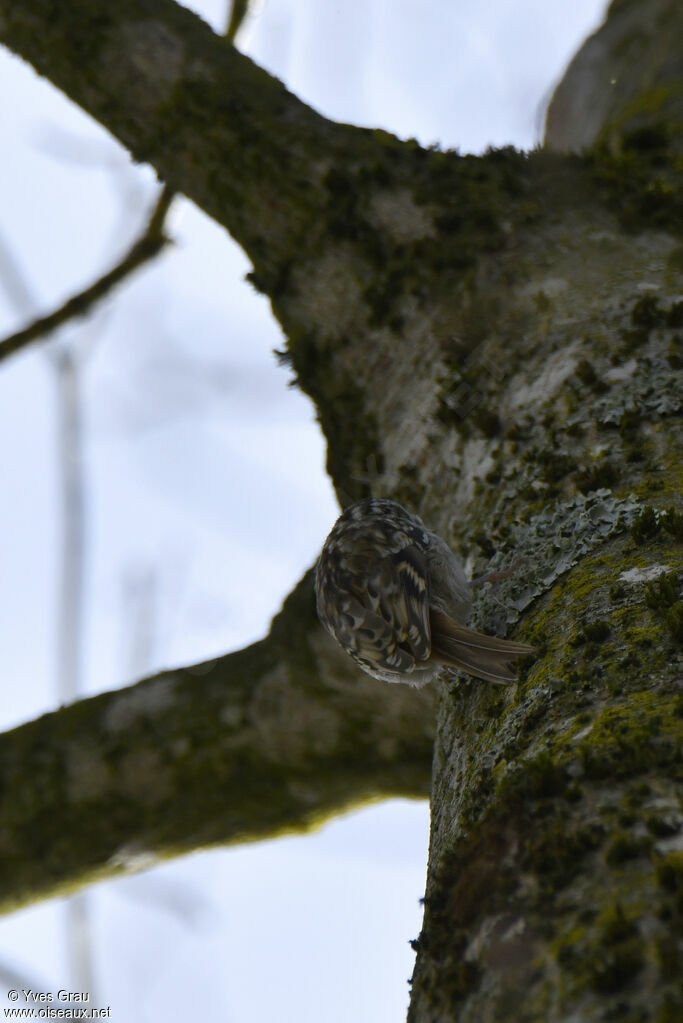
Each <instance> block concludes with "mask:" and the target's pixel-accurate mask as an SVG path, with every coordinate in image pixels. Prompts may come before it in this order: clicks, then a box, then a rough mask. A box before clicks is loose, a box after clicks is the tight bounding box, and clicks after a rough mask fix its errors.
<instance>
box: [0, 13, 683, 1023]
mask: <svg viewBox="0 0 683 1023" xmlns="http://www.w3.org/2000/svg"><path fill="white" fill-rule="evenodd" d="M633 6H634V5H632V4H629V3H626V2H621V3H614V4H613V5H612V8H611V11H610V23H611V24H614V23H618V21H619V19H621V18H624V17H625V16H626V15H627V14H628V12H629V11H630V10H631V9H632V7H633ZM640 6H641V7H646V6H647V5H646V4H641V5H640ZM89 8H90V5H89V4H88V3H87V2H86V0H81V2H80V3H78V4H75V5H74V4H70V5H68V12H67V13H55V11H54V5H53V4H52V3H49V2H48V0H44V2H42V3H40V2H39V3H35V4H32V5H31V9H30V10H27V9H25V8H24V7H23V6H22V5H14V4H11V3H9V0H0V38H4V39H5V40H6V41H7V43H8V45H10V46H12V47H13V48H16V49H17V50H18V51H19V52H21V53H22V54H23V55H24V56H26V57H27V58H28V59H30V60H31V61H32V62H33V63H34V64H35V66H36V67H37V68H38V69H39V70H41V71H42V72H43V73H45V74H48V75H49V77H50V78H51V79H52V80H53V81H54V82H56V83H57V84H59V85H61V87H62V88H64V89H65V90H66V91H67V92H68V93H69V95H70V96H71V97H72V98H73V99H75V100H76V101H77V102H79V103H80V104H81V105H82V106H84V107H85V108H86V109H87V110H89V111H90V112H91V113H93V114H94V115H95V116H96V117H98V118H99V119H100V120H102V122H103V123H104V124H106V125H107V126H108V127H109V128H110V129H111V130H112V131H113V132H115V134H117V135H118V137H119V138H120V139H121V140H122V141H123V142H124V143H125V144H126V145H128V146H130V148H131V149H132V151H133V153H134V154H135V155H136V157H138V158H145V159H149V160H150V162H152V163H153V164H154V166H156V167H157V169H158V170H159V171H160V173H161V174H163V175H164V176H165V177H166V178H167V179H168V180H169V182H170V183H171V184H172V186H173V187H174V188H177V189H179V190H180V191H183V192H185V193H186V194H187V195H188V196H190V197H191V198H193V199H194V200H195V201H197V202H198V203H199V204H200V205H202V206H203V207H204V208H205V209H206V210H207V211H208V212H209V213H210V214H211V215H213V216H215V217H216V218H217V219H219V220H220V221H221V222H223V223H225V224H226V226H228V228H229V229H230V230H231V232H232V233H233V234H234V236H235V237H236V238H237V239H238V240H239V241H240V243H241V244H242V245H243V246H244V248H245V250H246V251H247V252H248V254H249V256H250V258H251V259H252V261H253V264H254V273H253V274H252V280H253V282H254V284H256V285H257V286H258V287H260V288H262V289H263V290H265V291H266V292H267V293H268V295H269V296H270V298H271V301H272V305H273V309H274V312H275V314H276V315H277V317H278V318H279V320H280V322H281V324H282V326H283V328H284V330H285V332H286V334H287V337H288V345H287V352H286V353H285V355H284V357H285V358H287V359H288V360H290V361H291V364H292V366H293V367H294V369H295V371H296V374H297V378H298V381H299V384H300V386H301V387H302V388H303V389H304V390H306V391H307V392H308V393H309V394H310V395H311V396H312V397H313V398H314V400H315V401H316V403H317V405H318V409H319V414H320V420H321V424H322V426H323V429H324V430H325V432H326V435H327V438H328V442H329V470H330V472H331V474H332V476H333V479H334V482H335V484H336V486H337V490H338V493H339V494H340V497H341V498H342V500H343V501H347V500H349V499H351V498H355V497H358V496H361V495H364V494H367V493H370V492H372V493H373V494H375V495H382V496H391V497H393V498H396V499H397V500H399V501H401V502H402V503H404V504H406V505H407V506H408V507H409V508H411V509H412V510H414V511H417V512H419V514H420V515H421V516H422V517H423V518H424V520H425V522H426V523H427V525H428V526H430V527H431V528H433V529H435V530H436V531H438V532H439V533H441V534H442V535H443V536H444V537H445V538H446V539H447V540H448V541H449V542H450V543H451V545H452V546H453V547H454V549H456V550H458V549H459V550H460V551H461V552H462V553H463V555H464V554H468V555H469V559H470V567H471V568H472V570H473V574H478V573H479V572H480V571H481V570H484V569H485V568H486V569H495V568H499V567H504V566H506V567H512V569H513V571H512V573H511V575H510V576H509V577H508V579H507V580H506V581H505V582H504V583H502V584H501V585H500V587H499V588H498V589H497V591H496V592H495V593H491V592H488V593H484V594H483V595H482V596H481V597H480V599H479V602H478V606H477V610H476V615H475V618H476V623H477V624H478V625H479V626H480V627H483V628H485V629H488V630H490V631H495V632H497V633H498V634H501V635H502V634H504V633H506V632H507V633H510V632H511V631H512V632H514V635H515V636H516V637H519V638H520V639H523V640H530V641H531V642H533V643H534V645H535V646H536V647H537V650H538V657H537V659H536V660H535V661H534V662H533V663H532V664H531V665H529V666H528V668H527V669H526V672H525V676H524V678H523V679H522V680H521V681H520V683H519V684H518V685H517V686H516V687H509V688H504V689H500V688H495V687H493V686H490V685H487V684H484V683H481V682H474V681H467V680H464V679H461V680H459V681H458V682H454V681H452V680H444V681H443V682H442V683H440V684H439V685H438V687H437V689H438V692H437V704H438V710H437V739H436V747H435V750H434V762H433V767H434V770H433V782H432V838H431V850H430V864H429V877H428V885H427V894H426V899H425V921H424V927H423V931H422V934H421V935H420V938H419V939H418V941H417V942H416V945H417V950H418V959H417V965H416V969H415V974H414V978H413V1000H412V1004H411V1009H410V1019H411V1020H412V1021H413V1023H426V1021H439V1023H447V1021H451V1020H453V1021H455V1020H458V1021H460V1023H462V1021H469V1020H471V1021H480V1020H487V1021H495V1020H505V1021H509V1020H511V1019H514V1020H532V1019H544V1020H558V1021H560V1020H570V1019H571V1020H577V1021H578V1020H582V1021H583V1020H602V1019H613V1020H617V1019H618V1020H629V1021H630V1020H634V1021H635V1020H657V1021H661V1023H666V1021H668V1020H673V1019H675V1018H678V1016H677V1013H679V1012H680V1011H681V1008H682V1007H681V1003H680V1000H679V999H680V992H679V990H678V977H679V969H680V960H679V953H680V948H679V945H678V943H677V941H678V935H679V934H680V924H681V905H680V885H681V877H682V874H683V861H682V859H681V857H682V854H681V851H680V838H681V826H682V824H683V816H682V814H681V808H680V803H679V801H678V799H679V792H678V791H677V789H676V783H677V781H678V780H679V779H680V740H681V713H682V710H683V701H682V700H681V692H680V674H681V673H680V659H679V658H678V656H677V651H678V647H677V643H679V642H680V638H681V629H682V621H683V605H682V604H681V601H680V598H679V578H678V575H677V573H678V571H679V569H680V546H678V547H677V544H678V545H680V538H681V533H682V531H683V520H682V517H681V511H680V495H681V468H680V446H677V445H679V442H680V433H679V429H680V427H679V420H678V418H677V416H678V413H679V411H680V404H681V394H683V388H682V387H681V384H680V380H678V381H676V379H675V377H676V373H677V371H678V370H680V365H681V348H680V332H681V329H682V327H683V303H682V302H681V296H680V276H681V268H682V266H683V260H682V257H681V253H682V252H683V249H682V248H681V233H682V221H683V200H682V198H681V193H680V166H679V160H680V157H679V156H678V155H677V145H678V141H677V129H678V128H679V125H678V124H677V121H676V117H677V114H676V111H677V109H678V107H677V102H679V100H677V99H676V97H680V67H679V66H678V65H677V62H676V60H672V59H669V60H668V61H665V62H664V68H663V70H662V69H661V68H660V70H659V71H658V73H657V75H656V76H655V86H656V88H655V93H656V95H655V93H653V91H652V88H651V79H648V76H647V75H646V74H645V75H643V74H640V71H639V72H638V73H639V74H640V77H639V78H638V79H637V82H636V86H637V87H636V88H635V90H634V88H632V86H633V82H626V85H627V86H628V87H627V88H624V89H623V90H622V86H621V85H620V84H619V83H618V82H617V83H616V84H615V86H614V88H613V91H612V94H611V102H610V104H609V109H608V110H606V111H605V114H604V115H603V116H601V118H600V119H599V122H600V123H599V124H598V126H597V128H596V129H595V130H593V129H591V131H592V135H591V139H590V141H591V142H593V148H592V150H591V151H590V153H588V154H587V155H585V156H583V157H578V156H571V155H561V154H559V153H553V152H550V151H542V152H534V153H531V154H528V155H523V154H519V153H515V152H513V151H511V150H503V151H498V152H491V153H489V154H486V155H485V156H482V157H460V156H458V155H456V154H453V153H444V152H439V151H435V150H429V151H425V150H423V149H421V148H420V147H419V146H417V145H416V144H415V143H402V142H399V141H398V140H396V139H395V138H393V137H392V136H390V135H388V134H386V133H384V132H370V131H364V130H360V129H355V128H351V127H349V126H344V125H335V124H332V123H330V122H326V121H324V120H323V119H322V118H320V117H319V116H318V115H316V114H315V113H314V112H312V111H310V110H309V109H308V108H306V107H305V106H304V105H303V104H301V103H300V102H299V101H298V100H296V99H295V98H294V97H292V96H291V95H290V94H289V93H287V92H286V90H285V89H284V88H283V87H282V86H281V85H280V84H279V83H276V82H275V81H274V80H273V79H271V78H270V77H269V76H268V75H266V74H265V73H264V72H263V71H261V70H259V69H258V68H256V67H255V66H254V65H253V64H251V62H250V61H248V60H247V59H246V58H244V57H241V56H240V55H239V54H235V53H233V52H232V51H230V50H229V49H228V48H227V47H224V46H223V45H222V44H221V43H220V41H219V40H217V39H216V37H214V36H212V34H211V33H210V31H209V30H208V29H207V28H206V27H205V26H202V25H201V23H200V22H198V20H197V19H196V18H194V17H193V16H192V15H191V14H190V13H189V12H187V11H180V10H179V9H178V8H175V7H174V5H173V4H171V3H170V2H169V0H147V2H143V0H124V2H122V3H121V4H120V5H118V6H116V7H111V8H108V9H107V12H105V13H102V11H101V7H100V5H95V6H94V7H93V8H92V10H95V11H96V12H97V13H96V16H95V15H92V14H91V15H87V13H86V12H87V11H88V10H89ZM653 9H654V8H653ZM656 9H657V11H658V12H659V17H660V21H659V22H658V25H659V26H660V28H661V26H662V25H663V21H662V20H661V19H663V17H664V14H668V16H669V17H670V18H671V23H672V24H673V26H674V27H675V25H676V24H677V22H676V18H680V13H678V12H679V5H677V4H675V3H673V2H671V3H669V4H668V5H667V4H664V3H662V2H658V3H657V5H656ZM662 11H664V14H662ZM48 12H49V13H48ZM608 24H609V23H608ZM672 34H673V37H674V38H675V32H674V33H672ZM615 38H616V39H617V40H618V39H619V38H620V36H619V33H618V32H617V33H616V36H615ZM661 38H662V39H663V40H664V43H665V44H668V36H666V33H665V32H664V31H663V32H662V36H661ZM133 42H134V43H135V45H131V44H132V43H133ZM86 43H87V45H86ZM614 45H617V44H614ZM607 49H608V51H609V46H608V47H607ZM646 49H647V48H646ZM672 52H673V51H672ZM608 64H609V61H608ZM627 74H628V68H626V69H625V70H624V75H626V76H627ZM595 81H597V82H598V86H599V85H600V82H601V81H602V79H601V77H600V75H598V76H597V78H596V79H595ZM677 81H678V85H677V86H676V84H675V83H676V82H677ZM124 83H125V84H126V89H124V88H123V84H124ZM676 89H677V90H678V91H676ZM662 90H665V91H666V90H669V91H668V92H667V94H666V97H664V98H663V99H662V96H661V92H662ZM657 97H659V99H658V98H657ZM672 97H673V98H672ZM590 101H591V100H590V98H589V99H588V100H587V101H586V102H587V103H588V102H590ZM551 109H552V108H551ZM584 109H585V108H584ZM634 111H635V113H634ZM563 116H565V115H563ZM577 116H579V119H580V113H579V115H577V113H576V112H573V113H570V114H567V115H566V118H568V120H569V123H570V124H571V122H572V118H574V119H576V117H577ZM550 123H551V119H550V118H549V125H550ZM549 132H550V127H549ZM551 134H552V133H551ZM579 134H580V133H579ZM575 140H576V133H575V132H574V133H573V134H572V131H571V130H570V131H568V133H567V134H566V135H564V136H562V137H561V138H560V135H559V134H558V141H557V143H556V144H557V146H558V148H563V149H571V148H573V147H574V146H575V145H577V144H578V145H581V144H583V143H582V141H581V140H579V142H578V143H577V142H576V141H575ZM317 669H318V670H323V671H324V670H325V665H324V663H323V662H320V663H319V664H318V665H317ZM308 677H310V676H308ZM323 681H324V680H323ZM371 685H373V686H374V688H373V689H372V690H371V692H372V693H375V692H376V694H377V696H376V699H377V700H378V701H386V705H390V703H391V702H392V701H393V700H400V699H401V698H402V695H401V694H402V692H403V690H401V688H400V687H396V688H393V687H386V686H385V687H382V686H381V685H380V684H379V683H375V684H371ZM287 686H288V692H290V694H291V692H292V691H294V692H295V693H296V695H297V699H299V700H300V701H302V703H301V708H302V709H303V708H305V707H306V706H308V701H309V700H310V699H311V695H310V691H309V690H308V689H307V686H306V685H301V683H300V680H299V679H297V677H296V673H294V674H291V673H290V674H289V675H288V676H287ZM199 699H200V696H199V694H197V700H199ZM368 699H369V700H370V703H371V701H372V697H368ZM162 702H163V701H162ZM155 706H156V705H155V704H154V701H152V704H150V707H151V711H150V713H152V715H154V714H155V713H156V711H155ZM190 706H191V705H190ZM364 706H365V707H366V708H368V702H364ZM62 713H68V712H62ZM368 713H369V714H371V715H372V712H371V711H370V710H368ZM72 720H73V725H72V727H73V728H74V729H75V733H74V734H76V735H77V734H78V722H77V720H76V719H75V718H74V719H72ZM304 720H306V715H305V714H304ZM346 726H348V728H354V729H356V728H357V729H358V730H359V734H361V735H365V734H366V731H365V725H364V723H363V721H362V719H361V718H360V717H359V716H358V714H357V713H356V714H352V713H351V712H349V714H348V717H347V718H346ZM27 727H31V726H27ZM279 727H283V728H284V729H285V730H286V729H287V727H289V724H288V721H287V715H280V716H277V721H276V724H275V728H274V730H273V731H271V732H270V733H268V736H267V741H266V740H264V748H263V749H261V751H260V752H259V755H258V757H257V760H256V762H255V763H252V761H253V757H252V760H250V762H249V770H250V771H252V769H253V776H254V778H255V779H256V780H258V781H260V780H261V775H260V774H259V772H258V770H256V764H257V763H258V764H260V763H261V762H266V760H267V756H268V754H267V747H268V746H269V745H270V744H272V745H273V748H275V749H279V745H278V728H279ZM348 728H347V731H346V732H344V730H343V729H342V732H344V734H347V737H348V735H351V734H352V732H349V731H348ZM313 731H315V734H316V735H317V737H318V739H319V742H320V743H321V744H322V745H321V746H320V747H319V749H320V750H321V751H322V752H323V754H324V755H325V756H327V757H329V760H327V761H326V763H327V765H328V766H329V765H330V764H334V763H335V757H336V756H337V754H338V756H337V763H338V764H340V765H341V764H344V763H347V762H348V753H347V754H346V756H345V755H344V749H345V748H347V749H348V747H345V744H344V743H342V742H340V740H339V734H340V732H339V731H338V730H335V729H318V728H317V725H316V728H315V729H313ZM219 733H220V729H219ZM128 739H129V737H128V736H126V742H128ZM220 741H221V740H220V734H219V741H218V742H217V745H216V747H215V748H216V749H217V750H220V749H221V745H220ZM364 748H365V747H364ZM125 752H126V756H128V755H129V754H130V749H129V748H128V747H126V751H125ZM366 753H367V749H366ZM169 755H170V754H169ZM370 759H372V758H370ZM19 763H20V761H19ZM117 763H118V761H117ZM136 763H137V767H136V776H137V775H138V774H139V773H140V772H142V773H143V774H144V771H145V770H146V769H147V767H149V770H150V772H151V773H152V775H153V777H154V778H156V779H157V781H158V779H159V773H158V768H159V764H158V762H157V761H156V760H154V759H152V761H150V763H149V764H147V762H146V761H145V760H144V758H143V759H142V760H139V761H138V762H136ZM305 763H309V761H307V760H306V761H305ZM311 772H312V773H313V772H314V768H313V767H311ZM365 772H370V765H369V762H368V763H364V764H362V765H359V764H358V763H357V762H356V763H354V765H353V771H349V774H348V775H347V777H351V775H353V776H354V777H356V778H357V779H358V778H362V777H363V775H364V774H365ZM274 776H277V774H276V773H275V775H274ZM300 780H301V783H302V784H304V783H305V778H304V777H302V778H301V779H300ZM340 780H341V775H339V774H335V775H334V781H335V783H338V782H340ZM163 781H164V785H168V783H169V777H168V775H167V774H164V775H163ZM290 781H291V779H290ZM162 788H163V786H162ZM264 791H267V790H266V788H265V787H264ZM283 791H286V792H290V793H291V792H292V791H299V790H298V789H296V786H294V787H292V786H291V785H290V786H289V787H288V786H287V785H285V787H284V790H283ZM167 794H168V789H167V788H164V791H163V792H162V797H163V798H166V796H167ZM162 797H160V798H162ZM275 798H276V800H277V801H279V800H281V799H282V798H284V797H283V795H282V793H281V792H280V790H279V789H278V790H277V794H276V797H275ZM339 799H340V797H339V793H338V792H337V796H336V803H335V800H328V802H327V803H325V802H324V800H321V801H320V805H321V806H325V807H326V808H328V809H329V808H330V807H331V806H332V805H339ZM162 802H163V799H162ZM304 802H305V800H304ZM258 812H259V813H260V814H262V815H263V819H264V821H265V820H266V818H267V816H268V813H267V809H266V806H265V803H263V804H259V811H258ZM297 814H299V815H300V816H299V818H298V819H300V820H303V819H305V812H304V811H303V810H302V808H301V805H300V802H299V803H297V806H296V809H295V811H294V812H292V813H290V815H289V817H287V815H286V814H285V816H284V817H283V816H282V814H280V815H279V816H278V817H277V821H275V819H274V820H273V822H272V823H273V826H282V823H283V821H286V822H287V823H289V824H291V823H292V820H293V819H296V815H297ZM62 824H63V827H64V828H67V827H68V817H63V818H62ZM251 834H253V831H252V832H251ZM180 844H182V843H180ZM72 876H73V875H72Z"/></svg>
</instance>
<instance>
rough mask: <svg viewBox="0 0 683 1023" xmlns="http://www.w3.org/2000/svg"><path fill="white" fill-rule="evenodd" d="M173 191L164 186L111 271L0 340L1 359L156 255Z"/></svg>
mask: <svg viewBox="0 0 683 1023" xmlns="http://www.w3.org/2000/svg"><path fill="white" fill-rule="evenodd" d="M173 196H174V193H173V192H172V191H171V189H170V188H168V186H164V188H163V189H162V190H161V195H160V196H159V199H158V201H157V203H156V206H155V207H154V210H153V212H152V215H151V217H150V219H149V222H148V224H147V227H146V229H145V232H144V234H142V235H141V237H139V238H138V239H137V240H136V241H135V242H134V243H133V245H132V246H131V247H130V249H129V250H128V252H127V253H126V255H125V256H124V257H123V259H121V260H120V261H119V262H118V263H117V264H116V265H115V266H114V267H112V269H111V270H109V271H108V272H107V273H106V274H103V276H102V277H100V278H99V279H98V280H97V281H95V282H94V284H91V285H89V287H87V288H85V289H84V290H83V291H80V292H79V293H78V294H77V295H73V296H72V297H71V298H70V299H69V300H68V301H67V302H65V303H64V304H63V305H62V306H60V307H59V309H55V310H54V312H51V313H49V314H48V315H47V316H41V317H39V318H38V319H37V320H34V321H33V323H30V324H29V325H28V327H24V328H23V329H22V330H20V331H17V333H16V334H11V335H10V336H9V337H7V338H5V339H4V340H3V341H0V362H1V361H2V360H3V359H6V358H7V357H8V356H10V355H14V354H15V353H16V352H18V351H20V350H21V349H22V348H24V347H25V346H26V345H28V344H30V343H31V342H32V341H37V340H38V339H39V338H41V337H46V336H47V335H49V334H51V333H52V331H54V330H56V329H57V328H58V327H61V326H63V325H64V324H65V323H68V321H69V320H72V319H74V318H75V317H77V316H85V315H86V314H87V313H88V312H89V311H90V310H91V309H92V307H93V306H94V305H96V303H97V302H100V301H102V299H104V298H106V296H107V295H108V294H109V293H110V292H111V291H112V290H113V289H114V288H115V287H116V286H117V285H118V284H121V283H122V281H124V280H125V279H126V278H127V277H130V276H131V274H133V273H135V271H136V270H138V269H139V268H140V267H141V266H143V265H144V264H145V263H147V262H149V261H150V260H152V259H154V257H155V256H157V255H158V254H159V252H160V251H161V250H162V249H163V248H164V246H165V245H167V244H168V242H169V239H168V238H167V237H166V235H165V234H164V230H163V225H164V219H165V217H166V214H167V212H168V209H169V206H170V205H171V203H172V201H173Z"/></svg>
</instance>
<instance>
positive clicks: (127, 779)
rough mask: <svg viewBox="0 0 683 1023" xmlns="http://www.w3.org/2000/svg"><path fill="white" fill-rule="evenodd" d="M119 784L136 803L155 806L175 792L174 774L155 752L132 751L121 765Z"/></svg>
mask: <svg viewBox="0 0 683 1023" xmlns="http://www.w3.org/2000/svg"><path fill="white" fill-rule="evenodd" d="M119 784H120V787H121V790H122V791H123V792H124V793H125V794H126V795H127V796H129V797H130V798H131V799H133V800H134V801H135V802H137V803H142V804H143V805H146V806H155V805H156V804H157V803H160V802H162V801H163V800H164V799H166V798H168V797H169V796H170V795H171V793H172V792H173V772H172V771H171V770H170V769H169V768H168V767H167V766H166V765H165V764H164V763H163V761H162V759H161V757H160V756H159V754H158V753H156V752H155V751H154V750H151V749H136V750H131V751H130V752H129V753H126V754H125V755H124V756H123V757H122V759H121V762H120V764H119Z"/></svg>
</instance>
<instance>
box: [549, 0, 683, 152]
mask: <svg viewBox="0 0 683 1023" xmlns="http://www.w3.org/2000/svg"><path fill="white" fill-rule="evenodd" d="M681 39H683V6H682V5H681V4H680V3H679V2H678V0H648V2H647V3H643V2H642V0H635V2H634V0H615V2H613V3H611V4H610V7H609V11H608V13H607V15H606V19H605V22H604V24H603V25H602V26H601V27H600V28H599V29H598V31H597V32H595V33H594V35H592V36H591V37H590V38H589V39H587V40H586V42H585V43H584V44H583V46H582V47H581V49H580V50H579V52H578V53H577V54H576V56H575V57H574V59H573V60H572V62H571V64H570V65H569V67H568V68H567V70H566V72H565V74H564V76H563V78H562V81H561V82H560V84H559V85H558V86H557V88H556V89H555V92H554V94H553V97H552V100H551V101H550V104H549V106H548V112H547V115H546V132H545V145H546V146H548V147H549V148H550V149H555V150H557V151H559V152H568V153H570V152H581V151H582V150H583V149H587V148H589V147H590V146H592V145H594V144H595V142H596V141H597V140H598V139H600V138H601V137H604V138H606V139H607V140H608V141H609V143H610V146H611V147H612V148H613V149H618V148H620V147H621V145H622V144H623V140H624V138H628V137H629V136H632V135H633V133H634V132H643V131H645V130H646V129H647V130H648V131H649V132H652V131H653V130H655V129H657V130H659V131H661V130H662V128H663V126H664V125H666V124H668V128H669V135H670V140H671V144H672V146H673V147H674V148H678V149H679V150H680V149H681V147H683V136H682V134H681V126H682V124H683V89H682V88H681V75H682V74H683V66H682V51H681Z"/></svg>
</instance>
